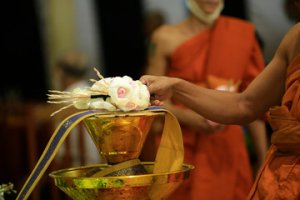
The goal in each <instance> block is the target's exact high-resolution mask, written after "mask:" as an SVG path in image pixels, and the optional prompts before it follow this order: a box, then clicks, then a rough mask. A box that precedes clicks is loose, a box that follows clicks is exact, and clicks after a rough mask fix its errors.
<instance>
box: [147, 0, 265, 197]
mask: <svg viewBox="0 0 300 200" xmlns="http://www.w3.org/2000/svg"><path fill="white" fill-rule="evenodd" d="M215 2H216V1H215ZM188 3H190V4H188V5H189V8H190V10H191V11H192V16H191V17H190V18H189V19H187V20H186V21H184V22H182V23H180V24H177V25H164V26H162V27H160V28H159V29H158V30H157V31H156V32H154V34H153V37H152V42H153V44H154V45H156V49H155V51H154V52H152V54H151V55H150V57H149V65H148V69H147V71H146V73H147V74H153V75H167V76H172V77H179V78H182V79H185V80H187V81H190V82H192V83H195V84H197V85H199V86H201V87H207V88H212V89H217V90H228V91H231V92H241V91H243V90H244V89H245V88H246V87H247V86H248V85H249V83H250V82H251V81H252V80H253V79H254V78H255V77H256V76H257V75H258V74H259V73H260V72H261V71H262V70H263V68H264V61H263V57H262V53H261V50H260V48H259V45H258V43H257V40H256V37H255V29H254V26H253V25H252V24H250V23H249V22H246V21H242V20H239V19H236V18H231V17H225V16H219V15H216V13H219V12H220V11H221V9H222V6H223V1H221V0H220V1H218V3H217V4H215V7H213V8H212V7H211V4H209V3H207V1H197V2H196V1H191V2H188ZM195 3H196V4H195ZM193 6H196V8H199V9H203V10H204V11H207V12H211V13H212V14H211V15H215V16H216V18H215V19H214V20H211V21H209V20H206V19H203V18H201V16H200V17H197V13H195V12H196V11H194V9H195V7H193ZM193 11H194V12H193ZM150 53H151V52H150ZM175 105H176V106H175ZM164 106H165V107H166V108H168V109H169V110H171V111H172V112H173V113H174V114H175V115H176V116H177V118H178V119H179V121H180V122H181V128H182V133H183V140H184V147H185V159H184V162H186V163H190V164H193V165H194V166H195V170H193V172H192V176H191V177H190V179H189V181H188V182H187V183H185V184H184V185H183V186H182V187H181V188H180V189H178V190H177V191H175V192H174V194H173V195H172V196H171V197H170V199H173V200H175V199H179V200H180V199H189V200H194V199H195V200H200V199H204V200H207V199H209V200H214V199H215V200H219V199H224V200H226V199H228V200H233V199H237V200H238V199H240V200H244V199H246V197H247V195H248V193H249V191H250V189H251V186H252V184H253V180H252V171H251V166H250V162H249V156H248V152H247V148H246V145H245V138H244V135H243V131H242V127H241V126H238V125H228V126H223V125H221V124H218V123H214V122H212V121H208V120H206V119H204V118H203V117H201V116H199V115H198V114H196V113H194V112H192V111H190V110H187V109H186V108H185V107H184V106H182V105H180V103H178V102H176V101H172V102H171V101H170V102H168V104H165V105H164ZM255 123H258V124H259V126H260V127H261V129H260V130H257V133H258V134H260V136H261V137H262V138H264V137H265V130H264V128H265V127H264V122H262V121H257V122H255ZM264 141H265V143H264V144H265V149H264V150H266V140H264ZM157 143H159V141H157ZM148 151H149V150H148ZM262 157H263V156H262ZM216 188H217V189H216Z"/></svg>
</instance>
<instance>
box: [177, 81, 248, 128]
mask: <svg viewBox="0 0 300 200" xmlns="http://www.w3.org/2000/svg"><path fill="white" fill-rule="evenodd" d="M174 82H175V83H174V85H173V86H172V89H173V98H175V99H177V100H178V101H180V102H182V103H183V104H184V105H186V106H188V107H189V108H191V109H193V110H194V111H196V112H197V113H199V114H200V115H202V116H204V117H205V118H207V119H210V120H213V121H216V122H219V123H222V124H244V123H246V122H249V121H251V120H253V116H252V113H251V112H250V111H251V109H248V108H250V106H249V107H247V106H246V105H247V101H244V100H242V95H241V94H239V93H231V92H224V91H217V90H211V89H206V88H200V87H197V86H196V85H193V84H192V83H189V82H187V81H184V80H180V79H177V80H176V81H174Z"/></svg>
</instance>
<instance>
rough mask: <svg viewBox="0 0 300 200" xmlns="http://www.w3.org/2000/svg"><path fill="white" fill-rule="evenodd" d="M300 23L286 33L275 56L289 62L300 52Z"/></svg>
mask: <svg viewBox="0 0 300 200" xmlns="http://www.w3.org/2000/svg"><path fill="white" fill-rule="evenodd" d="M299 46H300V23H297V24H295V25H294V26H293V27H291V28H290V30H289V31H288V32H287V33H286V34H285V36H284V38H283V39H282V41H281V43H280V45H279V47H278V49H277V52H276V54H275V57H280V58H281V59H284V60H285V61H286V62H287V63H290V62H291V60H292V59H293V58H294V57H295V56H296V55H297V54H299V53H300V47H299Z"/></svg>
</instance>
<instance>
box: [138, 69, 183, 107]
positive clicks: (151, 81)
mask: <svg viewBox="0 0 300 200" xmlns="http://www.w3.org/2000/svg"><path fill="white" fill-rule="evenodd" d="M140 81H141V82H142V83H143V84H145V85H146V86H147V87H148V90H149V92H150V94H151V104H152V105H156V106H161V105H163V101H164V100H167V99H169V98H170V97H172V95H173V91H172V86H173V85H174V84H176V82H177V81H178V79H177V78H171V77H166V76H152V75H144V76H142V77H141V78H140Z"/></svg>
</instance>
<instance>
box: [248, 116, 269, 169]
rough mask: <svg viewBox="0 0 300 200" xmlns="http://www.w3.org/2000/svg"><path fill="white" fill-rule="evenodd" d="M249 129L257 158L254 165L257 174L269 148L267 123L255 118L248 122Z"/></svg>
mask: <svg viewBox="0 0 300 200" xmlns="http://www.w3.org/2000/svg"><path fill="white" fill-rule="evenodd" d="M248 130H249V135H250V139H251V142H252V144H253V148H254V152H255V154H256V158H257V161H256V163H255V166H254V173H255V174H256V173H257V171H258V169H259V168H260V167H261V165H262V163H263V161H264V159H265V156H266V153H267V149H268V141H267V134H266V124H265V122H264V121H262V120H255V121H253V122H251V123H250V124H248Z"/></svg>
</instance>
